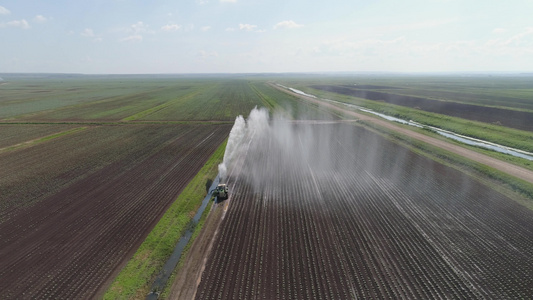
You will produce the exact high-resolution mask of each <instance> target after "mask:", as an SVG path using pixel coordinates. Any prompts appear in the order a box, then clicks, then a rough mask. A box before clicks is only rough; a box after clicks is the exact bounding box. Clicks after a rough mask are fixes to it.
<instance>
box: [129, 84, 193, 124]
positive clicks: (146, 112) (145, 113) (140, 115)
mask: <svg viewBox="0 0 533 300" xmlns="http://www.w3.org/2000/svg"><path fill="white" fill-rule="evenodd" d="M198 93H200V91H195V92H192V93H189V94H187V95H185V96H183V97H179V98H177V99H174V100H172V101H168V102H166V103H163V104H161V105H158V106H155V107H152V108H149V109H147V110H144V111H141V112H139V113H136V114H134V115H132V116H129V117H127V118H124V119H122V121H133V120H137V119H141V118H144V117H146V116H148V115H151V114H153V113H155V112H158V111H160V110H162V109H165V108H167V107H169V106H171V105H173V104H175V103H177V102H181V101H186V100H188V99H190V98H192V97H194V96H196V95H197V94H198Z"/></svg>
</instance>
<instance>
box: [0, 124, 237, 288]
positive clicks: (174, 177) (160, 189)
mask: <svg viewBox="0 0 533 300" xmlns="http://www.w3.org/2000/svg"><path fill="white" fill-rule="evenodd" d="M99 128H102V129H103V130H106V131H107V134H104V135H102V136H106V137H108V138H109V137H113V136H115V135H113V134H112V132H113V130H117V128H120V126H111V127H107V128H106V127H98V128H93V129H91V130H87V132H89V133H86V132H83V133H79V134H77V135H75V136H72V137H68V138H67V139H64V140H61V141H58V142H54V143H45V144H44V145H40V146H39V147H32V148H28V149H23V150H20V151H15V152H10V153H5V154H3V156H0V160H2V159H4V162H6V165H5V166H6V167H7V166H8V165H9V164H8V163H10V164H15V165H16V164H18V166H19V170H20V166H23V165H28V166H29V167H30V168H34V169H33V170H34V171H35V172H33V173H32V172H31V169H30V170H26V171H24V172H17V173H16V174H15V175H13V174H7V173H2V174H3V178H4V179H5V178H8V177H9V176H10V175H12V176H11V177H10V179H9V178H8V179H9V180H10V181H9V182H10V183H9V184H4V185H2V186H3V187H6V190H9V191H10V193H11V194H12V195H15V196H16V195H20V193H17V192H16V188H17V187H18V188H20V189H23V188H24V185H25V184H28V183H31V180H32V178H34V179H35V180H36V181H37V184H36V186H34V187H31V186H30V187H28V191H26V192H24V191H22V192H21V193H23V195H25V197H26V198H15V199H13V198H2V202H3V203H1V204H2V205H4V204H5V207H6V208H9V209H6V210H4V211H3V214H2V219H0V221H1V223H0V257H1V258H2V259H1V260H0V295H1V298H3V299H24V298H50V299H87V298H91V297H94V296H95V295H96V294H97V293H98V291H99V289H101V288H102V287H103V286H104V285H105V283H106V281H107V280H109V279H110V278H111V277H112V274H114V272H115V271H116V270H117V269H118V268H119V266H120V265H121V264H122V263H124V261H125V260H126V259H127V258H128V257H129V256H130V255H131V254H132V252H133V251H135V250H136V248H137V247H138V246H139V244H140V243H141V242H142V240H143V238H144V237H145V236H146V234H147V233H148V232H149V231H150V230H151V228H152V227H153V226H154V225H155V223H156V222H157V220H158V219H159V218H160V217H161V216H162V214H163V213H164V212H165V210H166V208H167V207H168V206H169V205H170V204H171V203H172V201H174V200H175V199H176V197H177V195H178V194H179V193H180V192H181V190H182V189H183V188H184V187H185V186H186V185H187V183H188V182H189V181H190V179H192V178H193V177H194V176H195V175H196V173H197V172H198V170H200V168H201V167H202V166H203V165H204V163H205V162H206V160H207V159H208V158H209V157H210V155H211V154H212V153H213V152H214V151H215V150H216V148H217V147H218V146H219V145H220V143H221V142H222V141H223V140H224V139H225V138H226V137H227V135H228V133H229V130H230V129H231V126H230V125H196V126H190V125H165V126H157V125H138V126H137V127H136V126H135V125H134V126H128V127H127V128H128V129H124V130H126V132H125V133H124V134H123V135H120V134H119V135H118V136H115V137H116V139H114V140H113V139H112V140H107V141H106V143H107V146H106V147H102V145H96V146H94V147H92V143H93V142H94V143H98V139H97V138H94V141H93V138H90V136H89V135H87V134H95V132H94V130H100V129H99ZM132 128H133V129H132ZM128 130H129V131H128ZM135 132H137V134H140V135H142V138H139V139H135V137H136V134H135ZM84 141H85V142H84ZM76 143H79V144H78V145H77V147H75V146H74V145H76ZM114 143H117V144H119V145H120V147H118V146H116V145H115V144H114ZM139 143H140V144H139ZM80 148H83V149H85V152H83V151H82V152H83V153H85V154H86V155H87V156H88V157H89V158H87V159H85V160H84V156H83V155H82V154H83V153H80V151H79V149H80ZM93 148H94V149H95V151H97V153H96V155H94V153H92V152H91V149H93ZM69 149H70V152H74V154H73V155H71V153H70V152H69ZM102 149H107V150H105V151H104V150H102ZM44 150H48V152H46V151H44ZM39 154H40V156H39ZM111 154H112V155H113V157H110V158H109V159H106V157H105V156H106V155H111ZM39 157H40V159H41V160H40V162H39ZM45 157H46V159H45ZM71 159H78V161H77V162H78V164H74V165H72V164H70V162H71ZM80 161H82V162H83V163H82V164H79V162H80ZM50 162H56V163H57V165H58V167H57V168H54V166H53V165H54V164H53V163H50ZM15 165H14V166H13V168H15V167H16V166H15ZM47 165H50V168H54V169H53V170H52V171H50V172H49V173H46V172H45V171H44V168H41V167H44V166H47ZM79 168H81V169H79ZM5 170H6V169H4V170H2V172H7V171H5ZM41 174H51V176H48V177H46V178H41V177H40V175H41ZM8 179H5V180H8ZM47 184H48V185H53V186H54V187H51V188H49V189H46V188H44V187H46V185H47ZM32 195H33V196H32ZM25 199H30V201H27V202H28V203H26V202H25ZM7 211H9V212H7Z"/></svg>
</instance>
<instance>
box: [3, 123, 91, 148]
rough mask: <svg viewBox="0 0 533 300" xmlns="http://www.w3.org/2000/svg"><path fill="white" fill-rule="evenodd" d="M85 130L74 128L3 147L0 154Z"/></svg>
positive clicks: (83, 128)
mask: <svg viewBox="0 0 533 300" xmlns="http://www.w3.org/2000/svg"><path fill="white" fill-rule="evenodd" d="M87 128H88V127H76V128H72V129H68V130H64V131H60V132H56V133H53V134H50V135H47V136H43V137H39V138H36V139H33V140H29V141H26V142H22V143H18V144H16V145H11V146H7V147H4V148H0V153H2V152H9V151H13V150H18V149H22V148H27V147H31V146H35V145H37V144H40V143H43V142H46V141H49V140H53V139H56V138H58V137H62V136H64V135H68V134H73V133H76V132H79V131H83V130H85V129H87Z"/></svg>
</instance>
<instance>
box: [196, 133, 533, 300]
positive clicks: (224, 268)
mask: <svg viewBox="0 0 533 300" xmlns="http://www.w3.org/2000/svg"><path fill="white" fill-rule="evenodd" d="M315 126H316V125H315ZM321 126H337V127H336V128H335V129H332V130H326V131H321V129H318V128H317V129H316V130H314V132H315V133H316V132H318V133H317V135H316V136H315V138H316V140H319V141H321V143H326V144H327V145H328V147H329V152H328V155H329V156H328V159H327V160H326V161H324V160H321V159H320V157H321V156H322V155H323V154H324V153H321V152H320V149H321V147H320V146H319V145H316V146H315V147H308V145H307V144H306V140H305V136H306V135H307V134H308V130H309V129H308V128H304V126H303V125H300V126H296V129H294V130H295V132H297V134H296V135H295V138H296V139H299V140H300V141H303V142H301V143H300V146H298V145H297V144H296V145H295V149H293V150H294V152H293V153H297V154H298V155H291V154H289V153H287V152H286V151H284V149H282V148H280V147H278V146H279V145H278V144H277V142H276V139H275V138H273V137H267V138H266V139H265V140H264V141H254V143H255V144H256V146H251V148H250V150H249V151H248V153H247V156H246V158H245V161H244V162H243V165H242V169H241V170H240V173H239V174H236V175H234V176H233V177H232V178H230V179H229V181H228V182H229V183H230V187H231V188H232V196H231V198H230V200H229V201H230V209H229V211H228V213H227V215H226V217H225V219H224V221H223V222H222V224H221V226H222V228H221V229H220V230H221V232H220V234H219V235H218V236H217V240H216V242H215V245H214V248H213V251H212V252H211V254H210V257H209V258H208V261H207V265H206V269H205V271H204V273H203V275H202V280H201V282H200V285H199V288H198V292H197V298H198V299H254V298H256V299H274V298H275V299H353V298H358V299H385V298H389V299H465V298H467V299H475V298H479V299H482V298H493V299H519V298H527V297H529V295H531V294H532V293H533V288H532V287H533V285H532V283H533V276H532V275H531V274H533V258H532V257H533V256H532V255H533V225H532V224H533V213H532V212H531V211H530V210H527V209H526V208H524V207H521V206H519V205H518V204H516V203H515V202H513V201H512V200H510V199H508V198H506V197H505V196H503V195H501V194H499V193H497V192H494V191H492V190H491V189H490V188H488V187H486V186H483V185H481V184H480V183H478V182H477V181H475V180H472V179H471V178H469V177H467V176H466V175H464V174H462V173H460V172H458V171H456V170H454V169H451V168H448V167H445V166H443V165H440V164H438V163H436V162H433V161H431V160H428V159H427V158H424V157H421V156H418V155H416V154H414V153H412V152H410V151H408V150H407V149H405V148H402V147H400V146H398V145H395V144H393V143H391V142H389V141H387V140H385V139H382V138H381V137H379V136H377V135H374V134H372V133H369V132H368V131H366V130H363V129H361V128H359V127H355V126H351V125H321ZM320 132H322V133H320ZM347 132H351V134H352V136H353V137H354V138H352V139H350V138H347V136H348V135H347V134H346V133H347ZM376 149H379V151H377V150H376ZM287 157H290V159H288V158H287ZM250 174H254V176H255V178H254V179H251V177H250ZM258 183H259V184H258Z"/></svg>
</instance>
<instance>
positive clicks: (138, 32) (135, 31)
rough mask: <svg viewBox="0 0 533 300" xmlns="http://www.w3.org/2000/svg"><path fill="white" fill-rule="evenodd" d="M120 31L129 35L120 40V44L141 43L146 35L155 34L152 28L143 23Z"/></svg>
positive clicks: (140, 22)
mask: <svg viewBox="0 0 533 300" xmlns="http://www.w3.org/2000/svg"><path fill="white" fill-rule="evenodd" d="M118 31H119V32H125V33H128V34H129V35H128V36H127V37H124V38H121V39H119V41H120V42H141V41H142V40H143V35H144V34H155V31H153V30H150V26H148V25H146V24H144V23H143V22H142V21H139V22H137V23H134V24H131V25H130V26H129V27H126V28H120V29H118Z"/></svg>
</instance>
